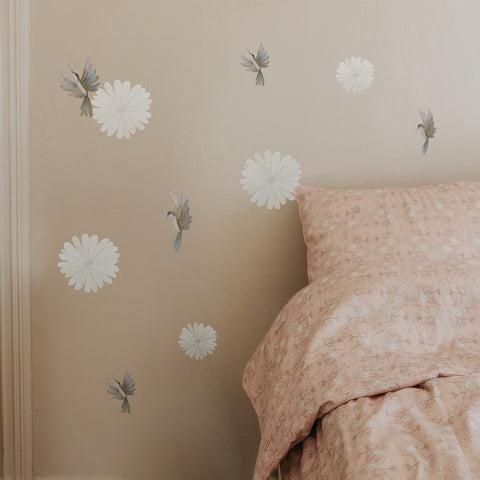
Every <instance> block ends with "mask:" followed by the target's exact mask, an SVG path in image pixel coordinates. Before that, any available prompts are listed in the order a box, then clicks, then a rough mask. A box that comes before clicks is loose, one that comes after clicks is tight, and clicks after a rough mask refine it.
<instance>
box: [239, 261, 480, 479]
mask: <svg viewBox="0 0 480 480" xmlns="http://www.w3.org/2000/svg"><path fill="white" fill-rule="evenodd" d="M479 379H480V265H477V264H473V263H472V262H469V263H468V264H465V263H462V261H461V258H459V261H458V262H452V263H441V264H435V263H431V264H430V263H424V264H417V265H413V264H395V263H394V262H385V263H383V264H382V265H381V266H378V265H376V266H370V267H369V266H368V265H365V266H363V267H360V268H356V269H354V270H351V271H349V272H345V271H341V272H337V273H335V272H333V273H331V274H330V275H328V276H325V277H323V278H321V279H320V280H318V281H316V282H314V283H312V284H310V285H309V286H307V287H305V288H304V289H303V290H301V291H300V292H298V293H297V294H296V295H295V296H294V297H293V298H292V299H291V300H290V301H289V302H288V304H287V305H286V306H285V307H284V308H283V310H282V311H281V312H280V314H279V315H278V317H277V318H276V320H275V321H274V323H273V325H272V327H271V328H270V330H269V332H268V333H267V335H266V336H265V338H264V339H263V340H262V342H261V343H260V345H259V346H258V348H257V350H256V351H255V353H254V354H253V356H252V358H251V359H250V361H249V362H248V364H247V366H246V368H245V371H244V381H243V383H244V388H245V390H246V391H247V393H248V395H249V397H250V399H251V401H252V403H253V406H254V408H255V410H256V412H257V416H258V419H259V424H260V430H261V443H260V447H259V452H258V457H257V463H256V467H255V473H254V480H267V479H268V478H269V476H270V475H271V473H272V472H273V471H274V470H275V469H276V468H277V467H278V465H279V464H280V463H281V471H282V480H290V479H302V480H308V479H312V480H313V479H315V480H318V479H328V480H330V479H365V478H369V479H377V478H378V479H385V478H395V479H397V478H398V479H405V480H409V479H417V478H425V479H427V478H428V479H433V478H435V479H436V478H438V479H443V478H445V479H447V478H448V479H456V478H458V479H460V478H461V479H474V478H480V463H479V459H480V439H479V438H480V400H479V399H480V383H479Z"/></svg>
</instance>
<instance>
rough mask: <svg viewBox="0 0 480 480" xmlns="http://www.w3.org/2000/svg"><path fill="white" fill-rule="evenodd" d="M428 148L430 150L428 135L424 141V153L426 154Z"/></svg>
mask: <svg viewBox="0 0 480 480" xmlns="http://www.w3.org/2000/svg"><path fill="white" fill-rule="evenodd" d="M427 150H428V137H427V138H426V139H425V142H424V143H423V147H422V153H423V154H424V155H425V154H426V153H427Z"/></svg>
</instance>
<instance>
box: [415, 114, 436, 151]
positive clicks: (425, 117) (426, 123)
mask: <svg viewBox="0 0 480 480" xmlns="http://www.w3.org/2000/svg"><path fill="white" fill-rule="evenodd" d="M420 116H421V117H422V123H419V124H418V127H417V130H418V129H420V131H421V132H422V136H423V138H424V139H425V142H424V143H423V147H422V153H423V154H424V155H425V154H426V153H427V150H428V145H429V142H430V139H431V138H433V137H434V136H435V132H436V131H437V129H436V128H435V122H434V121H433V115H432V112H431V111H430V110H429V111H428V114H425V112H420Z"/></svg>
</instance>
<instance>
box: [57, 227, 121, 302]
mask: <svg viewBox="0 0 480 480" xmlns="http://www.w3.org/2000/svg"><path fill="white" fill-rule="evenodd" d="M58 256H59V257H60V259H61V260H63V262H60V263H59V264H58V266H59V267H60V272H62V273H63V274H64V275H65V276H66V277H67V278H69V279H70V281H69V282H68V284H69V285H75V290H80V289H81V288H82V287H83V289H84V291H85V292H86V293H88V292H90V291H92V292H97V290H98V289H99V288H102V287H103V284H104V283H112V278H115V277H116V275H115V272H118V267H117V266H116V263H117V261H118V257H119V256H120V254H119V253H118V248H117V247H116V246H115V245H114V244H113V243H112V242H111V241H110V240H109V239H108V238H104V239H103V240H102V241H101V242H98V236H97V235H92V236H91V237H90V236H89V235H87V234H86V233H84V234H83V235H82V237H81V241H80V240H79V239H78V237H72V243H70V242H65V243H64V248H62V252H61V253H59V255H58Z"/></svg>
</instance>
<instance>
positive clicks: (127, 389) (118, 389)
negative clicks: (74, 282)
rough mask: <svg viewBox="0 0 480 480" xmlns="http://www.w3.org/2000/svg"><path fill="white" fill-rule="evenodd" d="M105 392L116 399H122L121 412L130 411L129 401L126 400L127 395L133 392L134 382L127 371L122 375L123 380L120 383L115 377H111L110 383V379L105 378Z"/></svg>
mask: <svg viewBox="0 0 480 480" xmlns="http://www.w3.org/2000/svg"><path fill="white" fill-rule="evenodd" d="M107 393H109V394H110V395H111V396H112V397H113V398H116V399H117V400H123V402H122V413H130V403H129V402H128V397H129V396H132V395H133V394H134V393H135V382H134V381H133V379H132V377H131V376H130V374H129V373H128V371H127V372H125V376H124V377H123V382H122V383H121V384H120V382H119V381H118V380H117V379H116V378H115V377H113V382H112V383H110V380H107Z"/></svg>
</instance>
